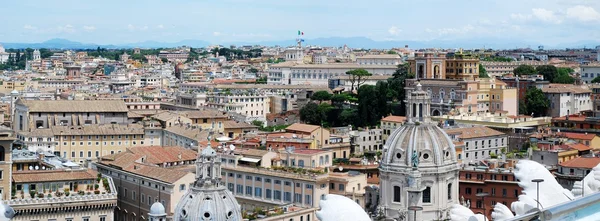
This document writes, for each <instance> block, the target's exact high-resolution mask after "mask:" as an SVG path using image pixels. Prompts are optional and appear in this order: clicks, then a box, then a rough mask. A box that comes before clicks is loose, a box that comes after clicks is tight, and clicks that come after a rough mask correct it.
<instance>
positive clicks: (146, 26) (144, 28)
mask: <svg viewBox="0 0 600 221" xmlns="http://www.w3.org/2000/svg"><path fill="white" fill-rule="evenodd" d="M140 30H142V31H145V30H148V25H145V26H144V27H141V28H140Z"/></svg>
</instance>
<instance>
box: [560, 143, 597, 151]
mask: <svg viewBox="0 0 600 221" xmlns="http://www.w3.org/2000/svg"><path fill="white" fill-rule="evenodd" d="M566 146H568V147H570V148H573V149H577V150H579V151H588V150H591V149H592V148H590V147H588V146H586V145H585V144H581V143H574V144H567V145H566Z"/></svg>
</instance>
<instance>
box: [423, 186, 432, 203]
mask: <svg viewBox="0 0 600 221" xmlns="http://www.w3.org/2000/svg"><path fill="white" fill-rule="evenodd" d="M423 203H431V187H429V186H428V187H427V188H425V190H423Z"/></svg>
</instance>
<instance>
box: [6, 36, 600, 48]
mask: <svg viewBox="0 0 600 221" xmlns="http://www.w3.org/2000/svg"><path fill="white" fill-rule="evenodd" d="M214 44H215V43H211V42H207V41H203V40H192V39H188V40H182V41H178V42H158V41H143V42H137V43H127V44H117V45H100V44H94V43H81V42H76V41H70V40H67V39H60V38H55V39H50V40H48V41H44V42H41V43H2V45H3V46H4V47H5V48H56V49H96V48H97V47H102V48H109V49H112V48H134V47H140V48H173V47H178V46H183V45H186V46H191V47H195V48H199V47H206V46H209V45H214ZM219 44H220V45H223V46H226V47H228V46H229V45H238V46H241V45H266V46H276V45H278V46H282V47H285V46H292V45H295V44H296V42H295V40H294V39H290V40H283V41H262V42H221V43H219ZM304 45H315V46H333V47H341V46H343V45H348V47H351V48H366V49H371V48H380V49H384V48H385V49H388V48H401V47H404V46H405V45H408V46H409V47H410V48H413V49H414V48H465V49H469V48H484V47H485V48H493V49H510V48H517V47H519V48H521V47H531V48H537V46H538V45H540V44H539V43H535V42H530V41H527V40H523V39H515V40H507V39H492V38H486V39H469V40H432V41H408V40H394V41H376V40H373V39H370V38H366V37H329V38H315V39H305V42H304ZM584 45H585V46H587V47H590V48H591V47H595V45H600V42H596V41H586V42H583V41H582V42H573V43H566V44H561V45H557V46H555V47H560V48H565V47H577V46H584ZM546 48H552V46H546Z"/></svg>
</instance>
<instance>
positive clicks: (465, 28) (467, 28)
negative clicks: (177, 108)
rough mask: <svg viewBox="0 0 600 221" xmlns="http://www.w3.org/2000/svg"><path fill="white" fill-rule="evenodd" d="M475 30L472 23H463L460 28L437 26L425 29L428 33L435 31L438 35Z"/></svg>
mask: <svg viewBox="0 0 600 221" xmlns="http://www.w3.org/2000/svg"><path fill="white" fill-rule="evenodd" d="M473 30H475V27H474V26H473V25H470V24H468V25H465V26H463V27H461V28H439V29H437V30H431V29H429V28H428V29H425V31H426V32H428V33H437V34H438V35H439V36H442V35H457V34H465V33H467V32H470V31H473Z"/></svg>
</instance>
